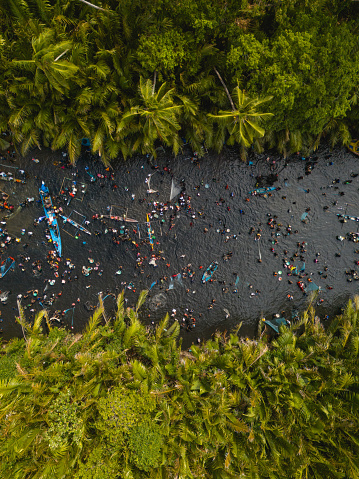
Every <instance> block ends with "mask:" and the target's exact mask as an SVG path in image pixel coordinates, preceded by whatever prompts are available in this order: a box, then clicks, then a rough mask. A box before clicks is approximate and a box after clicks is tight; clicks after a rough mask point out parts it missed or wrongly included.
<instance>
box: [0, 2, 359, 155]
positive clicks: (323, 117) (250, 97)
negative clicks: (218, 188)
mask: <svg viewBox="0 0 359 479" xmlns="http://www.w3.org/2000/svg"><path fill="white" fill-rule="evenodd" d="M358 20H359V2H357V1H354V0H353V1H352V0H311V1H303V0H268V1H266V2H263V1H262V0H213V1H208V0H191V1H188V0H178V1H176V2H173V0H153V1H151V2H140V1H139V0H121V1H118V0H92V1H91V2H90V1H85V0H52V1H49V0H0V100H1V111H0V133H1V134H2V135H1V142H0V147H1V146H2V147H4V146H6V140H9V141H10V140H11V141H13V143H14V144H15V146H16V147H17V148H19V149H20V151H21V152H22V153H23V154H25V153H26V152H28V151H29V150H31V148H33V147H41V146H42V145H45V146H50V147H51V148H53V149H59V148H62V149H63V148H67V150H68V153H69V157H70V159H71V161H75V160H76V158H77V157H78V156H79V155H80V153H81V139H82V138H89V139H90V141H91V147H92V150H93V152H95V153H98V154H100V155H101V157H102V159H103V161H105V162H108V161H110V160H111V159H112V158H115V157H117V156H118V155H121V156H122V157H124V158H126V157H128V156H130V155H133V154H136V153H148V154H154V155H155V154H156V147H158V146H159V145H160V144H163V145H166V146H168V147H170V148H171V149H173V152H174V153H175V154H177V152H178V151H180V149H181V147H182V145H183V144H184V142H187V143H189V144H190V146H191V147H192V149H193V150H194V151H197V152H198V153H199V154H201V153H202V152H203V151H204V148H202V147H203V146H205V147H207V148H214V149H216V150H218V151H220V150H221V148H222V147H223V144H224V143H225V142H226V143H228V144H229V145H231V144H237V143H238V144H239V146H240V150H241V154H242V156H243V157H245V155H246V151H247V150H248V148H249V147H253V148H256V149H257V150H258V151H261V150H263V148H268V147H269V148H273V147H276V148H277V149H278V150H279V151H280V152H281V153H282V154H283V155H287V154H289V153H291V152H297V151H304V152H306V151H311V150H313V149H315V148H316V147H317V146H318V144H319V142H320V141H322V140H323V139H325V140H326V141H329V142H330V144H331V145H335V144H336V143H341V144H347V143H348V142H349V140H350V138H351V137H352V136H355V135H358V133H359V131H358V118H359V108H358V93H359V92H358V85H359V44H358V41H357V39H358V25H359V21H358ZM232 90H234V92H233V98H232V93H231V92H232ZM263 100H267V101H266V102H265V103H264V104H262V103H263ZM242 103H243V104H242ZM246 108H248V109H249V110H248V111H247V112H246V110H245V109H246ZM262 108H263V109H262ZM232 112H233V115H232Z"/></svg>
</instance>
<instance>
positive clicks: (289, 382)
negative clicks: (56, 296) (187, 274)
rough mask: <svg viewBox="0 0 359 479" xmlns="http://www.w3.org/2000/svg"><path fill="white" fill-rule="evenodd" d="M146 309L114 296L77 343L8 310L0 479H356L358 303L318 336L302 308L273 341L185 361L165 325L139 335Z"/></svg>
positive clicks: (226, 343) (228, 338) (215, 346)
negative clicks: (11, 327) (19, 334)
mask: <svg viewBox="0 0 359 479" xmlns="http://www.w3.org/2000/svg"><path fill="white" fill-rule="evenodd" d="M145 297H146V293H145V292H143V293H141V295H140V297H139V300H138V303H137V305H136V307H135V308H129V307H127V308H126V307H125V302H124V294H123V293H122V294H120V295H119V296H118V298H117V306H116V311H115V312H114V314H113V318H112V320H109V319H108V318H107V315H104V310H103V303H102V302H101V300H100V302H99V307H98V309H97V310H96V311H95V313H94V315H93V317H92V319H91V320H90V321H89V323H88V326H87V328H86V330H85V331H84V332H83V333H81V334H74V333H72V332H68V331H66V330H64V329H59V328H53V327H52V326H51V324H50V322H49V320H48V318H47V315H46V312H45V311H43V312H41V313H40V314H39V315H38V316H37V317H36V319H35V321H34V323H33V324H32V325H31V324H29V323H27V322H26V318H25V316H24V311H23V310H22V308H21V306H20V307H19V310H20V315H19V318H18V321H19V322H20V324H21V326H22V328H23V334H24V338H23V339H13V340H12V341H10V342H9V343H7V344H3V347H2V349H1V356H0V381H1V382H0V478H12V479H30V478H31V479H35V478H38V479H40V478H42V479H55V478H59V479H60V478H72V479H73V478H74V479H90V478H91V479H120V478H121V479H122V478H123V479H124V478H133V479H142V478H161V479H162V478H163V479H165V478H168V479H170V478H178V479H179V478H183V479H187V478H188V479H190V478H191V479H194V478H203V479H205V478H208V479H212V478H218V479H222V478H223V479H229V478H248V479H266V478H268V479H282V478H286V479H287V478H289V477H290V478H297V479H304V478H308V479H311V478H313V479H314V478H315V479H324V478H328V477H330V478H332V479H354V478H357V477H358V476H359V432H358V431H359V414H358V410H359V396H358V390H359V389H358V388H359V383H358V379H359V369H358V355H359V298H355V299H354V300H353V301H349V303H348V305H347V307H346V308H345V310H344V311H343V313H342V314H341V315H339V316H337V317H336V318H335V319H334V320H333V321H332V322H331V324H330V326H329V327H328V328H327V329H324V327H323V325H322V323H321V321H320V319H319V318H318V317H317V316H316V315H315V312H314V310H313V309H312V308H309V310H308V311H306V312H305V313H304V314H303V316H302V318H301V319H300V320H299V321H298V322H297V323H295V324H293V325H291V326H290V327H289V328H286V327H284V326H282V327H281V329H280V334H279V335H277V337H275V338H272V340H271V341H269V339H268V337H267V335H266V334H264V332H263V331H262V330H261V328H260V333H259V336H258V338H257V339H256V340H250V339H248V338H247V339H241V338H240V336H239V334H238V332H239V328H240V327H238V328H237V329H236V330H234V331H232V332H231V333H216V334H214V336H213V337H212V339H211V340H209V341H207V342H205V343H203V344H201V345H192V346H191V348H190V349H189V350H188V351H184V350H182V349H181V342H180V341H178V334H179V325H178V323H177V322H176V321H173V320H171V321H172V324H170V320H169V317H168V316H166V318H165V319H164V320H163V321H162V322H160V323H159V324H158V325H157V326H156V327H153V326H151V327H147V328H146V327H145V326H144V325H143V324H141V322H140V321H139V316H138V315H139V308H140V306H141V304H142V303H143V302H144V300H145ZM260 323H261V324H263V323H262V322H260ZM45 330H46V331H45Z"/></svg>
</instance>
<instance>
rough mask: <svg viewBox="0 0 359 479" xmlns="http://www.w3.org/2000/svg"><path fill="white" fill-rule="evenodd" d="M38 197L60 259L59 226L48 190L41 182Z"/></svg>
mask: <svg viewBox="0 0 359 479" xmlns="http://www.w3.org/2000/svg"><path fill="white" fill-rule="evenodd" d="M39 195H40V198H41V201H42V206H43V207H44V212H45V216H46V219H47V224H48V227H49V230H50V235H51V239H52V242H53V245H54V248H55V249H56V251H57V254H58V256H59V257H60V258H61V253H62V245H61V237H60V229H59V224H58V221H57V218H56V215H55V212H54V207H53V205H52V200H51V196H50V194H49V189H48V188H47V187H46V186H45V183H44V182H42V184H41V188H40V189H39Z"/></svg>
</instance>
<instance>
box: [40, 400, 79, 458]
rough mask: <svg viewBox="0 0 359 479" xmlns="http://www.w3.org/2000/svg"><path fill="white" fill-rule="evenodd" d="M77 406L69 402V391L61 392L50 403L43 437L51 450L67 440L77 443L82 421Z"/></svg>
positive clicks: (62, 444) (56, 448)
mask: <svg viewBox="0 0 359 479" xmlns="http://www.w3.org/2000/svg"><path fill="white" fill-rule="evenodd" d="M78 410H79V408H78V406H77V405H76V403H73V402H71V393H70V391H66V392H61V393H60V394H59V395H58V397H57V398H56V400H55V401H54V402H53V404H51V406H50V408H49V412H48V424H49V429H48V430H47V431H46V434H45V437H46V439H47V440H48V441H49V447H50V449H51V450H52V451H57V450H58V449H59V448H61V447H63V446H66V445H67V444H68V443H69V442H74V443H76V444H79V442H80V437H81V428H82V421H81V418H80V417H79V416H78Z"/></svg>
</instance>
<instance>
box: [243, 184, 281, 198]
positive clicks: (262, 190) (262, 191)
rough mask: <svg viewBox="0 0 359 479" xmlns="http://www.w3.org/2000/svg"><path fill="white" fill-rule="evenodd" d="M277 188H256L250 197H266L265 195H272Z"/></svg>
mask: <svg viewBox="0 0 359 479" xmlns="http://www.w3.org/2000/svg"><path fill="white" fill-rule="evenodd" d="M276 189H277V188H276V187H275V186H264V187H263V188H255V189H254V190H251V191H249V193H248V194H249V195H253V196H255V195H264V194H265V193H270V192H271V191H275V190H276Z"/></svg>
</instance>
